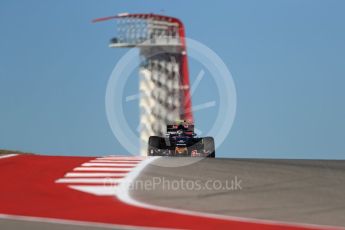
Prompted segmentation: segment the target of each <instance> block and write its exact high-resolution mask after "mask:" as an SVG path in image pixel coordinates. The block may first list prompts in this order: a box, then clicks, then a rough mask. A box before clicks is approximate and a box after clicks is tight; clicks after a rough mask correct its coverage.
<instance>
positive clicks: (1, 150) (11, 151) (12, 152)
mask: <svg viewBox="0 0 345 230" xmlns="http://www.w3.org/2000/svg"><path fill="white" fill-rule="evenodd" d="M6 154H32V153H26V152H20V151H13V150H6V149H0V155H6Z"/></svg>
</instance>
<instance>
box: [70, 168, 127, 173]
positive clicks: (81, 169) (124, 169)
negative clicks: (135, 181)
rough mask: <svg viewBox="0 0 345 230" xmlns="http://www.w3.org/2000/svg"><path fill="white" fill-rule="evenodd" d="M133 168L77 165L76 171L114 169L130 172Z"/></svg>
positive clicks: (114, 170)
mask: <svg viewBox="0 0 345 230" xmlns="http://www.w3.org/2000/svg"><path fill="white" fill-rule="evenodd" d="M131 169H132V168H107V167H77V168H75V169H74V171H112V172H129V171H131Z"/></svg>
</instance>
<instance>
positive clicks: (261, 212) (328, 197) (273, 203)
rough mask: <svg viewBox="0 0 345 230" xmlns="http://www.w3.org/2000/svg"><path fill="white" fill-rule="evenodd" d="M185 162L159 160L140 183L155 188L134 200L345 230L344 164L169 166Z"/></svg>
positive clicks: (215, 162) (255, 162)
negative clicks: (150, 183) (149, 184)
mask: <svg viewBox="0 0 345 230" xmlns="http://www.w3.org/2000/svg"><path fill="white" fill-rule="evenodd" d="M186 161H190V159H180V158H175V159H166V158H160V159H159V160H157V161H156V162H155V164H156V165H149V166H148V167H146V168H145V170H144V171H143V172H142V173H141V175H140V177H139V178H138V180H140V181H143V182H144V181H151V182H152V186H151V187H152V189H151V187H148V188H146V190H145V188H142V187H138V188H137V189H135V190H133V191H132V195H133V196H134V197H135V198H136V199H138V200H140V201H143V202H147V203H150V204H155V205H158V206H165V207H173V208H177V209H188V210H193V211H201V212H207V213H214V214H221V215H229V216H239V217H246V218H256V219H264V220H275V221H286V222H297V223H308V224H318V225H336V226H345V161H326V160H323V161H322V160H257V159H256V160H248V159H236V160H234V159H232V160H231V159H204V160H201V161H198V162H196V163H192V164H190V165H186V166H183V167H169V165H170V166H171V165H176V166H178V165H182V164H185V163H186ZM182 178H183V182H181V181H182ZM236 178H237V179H236ZM236 180H237V185H236ZM214 181H217V182H214ZM226 181H228V182H226ZM197 182H198V183H199V186H197V185H198V184H196V183H197ZM213 182H214V183H215V185H214V186H213V184H212V183H213ZM231 182H233V183H232V185H233V186H231ZM206 183H209V184H208V186H206ZM226 183H227V184H228V186H227V184H226ZM147 184H148V183H147ZM188 184H189V186H188V187H187V185H188ZM219 185H223V186H219Z"/></svg>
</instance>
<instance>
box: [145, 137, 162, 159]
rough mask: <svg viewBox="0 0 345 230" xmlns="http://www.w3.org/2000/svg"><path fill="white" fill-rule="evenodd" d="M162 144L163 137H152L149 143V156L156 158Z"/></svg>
mask: <svg viewBox="0 0 345 230" xmlns="http://www.w3.org/2000/svg"><path fill="white" fill-rule="evenodd" d="M160 143H161V137H158V136H150V138H149V143H148V149H147V155H148V156H155V155H156V154H155V153H156V152H157V149H160V147H161V146H160Z"/></svg>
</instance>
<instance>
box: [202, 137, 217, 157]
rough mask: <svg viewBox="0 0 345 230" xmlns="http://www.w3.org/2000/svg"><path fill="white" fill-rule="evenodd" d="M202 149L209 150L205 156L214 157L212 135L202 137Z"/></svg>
mask: <svg viewBox="0 0 345 230" xmlns="http://www.w3.org/2000/svg"><path fill="white" fill-rule="evenodd" d="M204 150H205V151H206V152H209V154H208V155H207V157H210V158H215V157H216V150H215V145H214V139H213V137H204Z"/></svg>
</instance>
